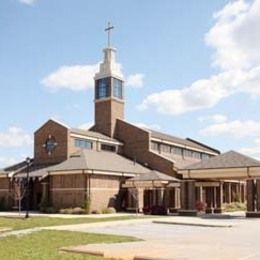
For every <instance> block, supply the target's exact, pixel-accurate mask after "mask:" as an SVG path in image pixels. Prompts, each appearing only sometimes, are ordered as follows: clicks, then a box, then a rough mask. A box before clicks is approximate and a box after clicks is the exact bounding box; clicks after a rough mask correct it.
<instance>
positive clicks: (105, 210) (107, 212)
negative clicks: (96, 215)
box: [102, 207, 116, 214]
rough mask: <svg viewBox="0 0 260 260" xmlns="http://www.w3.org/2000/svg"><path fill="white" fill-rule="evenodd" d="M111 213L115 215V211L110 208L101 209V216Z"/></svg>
mask: <svg viewBox="0 0 260 260" xmlns="http://www.w3.org/2000/svg"><path fill="white" fill-rule="evenodd" d="M112 213H116V210H115V209H114V208H112V207H109V208H104V209H102V214H112Z"/></svg>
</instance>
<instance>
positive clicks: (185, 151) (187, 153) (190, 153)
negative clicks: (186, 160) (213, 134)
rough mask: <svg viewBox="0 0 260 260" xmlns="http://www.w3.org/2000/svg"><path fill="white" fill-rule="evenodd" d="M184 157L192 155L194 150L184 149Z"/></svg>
mask: <svg viewBox="0 0 260 260" xmlns="http://www.w3.org/2000/svg"><path fill="white" fill-rule="evenodd" d="M184 157H192V151H190V150H186V149H185V150H184Z"/></svg>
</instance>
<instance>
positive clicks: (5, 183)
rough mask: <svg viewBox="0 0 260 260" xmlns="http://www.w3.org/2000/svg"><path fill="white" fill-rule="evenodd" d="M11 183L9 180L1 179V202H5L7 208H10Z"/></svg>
mask: <svg viewBox="0 0 260 260" xmlns="http://www.w3.org/2000/svg"><path fill="white" fill-rule="evenodd" d="M9 188H10V181H9V178H7V177H6V178H0V201H2V200H3V203H4V204H5V206H10V202H11V197H10V189H9Z"/></svg>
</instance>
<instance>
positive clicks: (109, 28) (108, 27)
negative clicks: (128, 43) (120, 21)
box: [105, 22, 115, 47]
mask: <svg viewBox="0 0 260 260" xmlns="http://www.w3.org/2000/svg"><path fill="white" fill-rule="evenodd" d="M114 28H115V27H114V26H112V25H111V24H110V22H108V26H107V28H105V32H107V45H108V47H110V36H111V30H113V29H114Z"/></svg>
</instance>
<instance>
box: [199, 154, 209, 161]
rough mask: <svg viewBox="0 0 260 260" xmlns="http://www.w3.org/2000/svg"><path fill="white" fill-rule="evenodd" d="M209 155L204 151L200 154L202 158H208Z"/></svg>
mask: <svg viewBox="0 0 260 260" xmlns="http://www.w3.org/2000/svg"><path fill="white" fill-rule="evenodd" d="M209 157H210V156H209V155H208V154H206V153H203V154H202V156H201V158H202V160H203V159H208V158H209Z"/></svg>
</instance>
